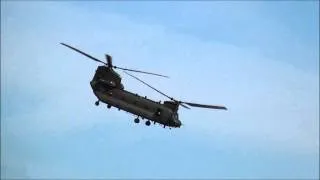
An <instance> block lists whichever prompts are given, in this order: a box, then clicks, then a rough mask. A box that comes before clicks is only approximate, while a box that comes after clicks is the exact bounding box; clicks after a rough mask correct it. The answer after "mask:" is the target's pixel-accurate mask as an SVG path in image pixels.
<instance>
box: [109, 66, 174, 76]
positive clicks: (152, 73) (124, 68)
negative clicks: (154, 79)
mask: <svg viewBox="0 0 320 180" xmlns="http://www.w3.org/2000/svg"><path fill="white" fill-rule="evenodd" d="M113 68H115V69H117V68H118V69H122V70H126V71H132V72H138V73H144V74H151V75H155V76H161V77H166V78H169V77H168V76H165V75H161V74H156V73H151V72H145V71H139V70H133V69H127V68H122V67H117V66H113Z"/></svg>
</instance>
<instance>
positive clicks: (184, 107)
mask: <svg viewBox="0 0 320 180" xmlns="http://www.w3.org/2000/svg"><path fill="white" fill-rule="evenodd" d="M179 104H180V105H181V106H182V107H184V108H186V109H190V108H189V107H188V106H186V105H184V104H183V103H182V102H179Z"/></svg>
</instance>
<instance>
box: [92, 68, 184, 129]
mask: <svg viewBox="0 0 320 180" xmlns="http://www.w3.org/2000/svg"><path fill="white" fill-rule="evenodd" d="M90 85H91V87H92V90H93V92H94V94H95V96H96V97H97V98H98V99H99V101H101V102H104V103H106V104H108V105H109V106H113V107H116V108H119V109H121V110H124V111H127V112H130V113H132V114H134V115H137V116H139V117H142V118H146V119H149V120H151V121H153V122H157V123H160V124H163V125H164V126H169V127H180V126H181V122H180V121H179V117H178V113H177V111H178V107H179V104H177V103H176V102H174V101H165V102H164V103H160V102H155V101H153V100H150V99H147V98H146V97H142V96H139V95H138V94H134V93H131V92H129V91H126V90H124V86H123V84H122V83H121V77H120V75H119V74H118V73H116V72H115V71H114V70H113V69H112V68H110V67H107V66H98V68H97V70H96V73H95V75H94V77H93V79H92V81H91V82H90Z"/></svg>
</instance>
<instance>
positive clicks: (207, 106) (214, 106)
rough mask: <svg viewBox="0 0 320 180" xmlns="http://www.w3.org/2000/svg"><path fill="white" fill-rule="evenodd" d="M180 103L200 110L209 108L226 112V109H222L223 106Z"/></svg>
mask: <svg viewBox="0 0 320 180" xmlns="http://www.w3.org/2000/svg"><path fill="white" fill-rule="evenodd" d="M182 103H185V104H188V105H189V106H193V107H201V108H211V109H223V110H227V108H226V107H224V106H216V105H206V104H196V103H189V102H182Z"/></svg>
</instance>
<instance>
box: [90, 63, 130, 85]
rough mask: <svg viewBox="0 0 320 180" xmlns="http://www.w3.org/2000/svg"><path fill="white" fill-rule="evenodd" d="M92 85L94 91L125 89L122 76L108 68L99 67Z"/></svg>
mask: <svg viewBox="0 0 320 180" xmlns="http://www.w3.org/2000/svg"><path fill="white" fill-rule="evenodd" d="M90 84H91V86H92V88H94V89H104V90H110V89H113V88H118V89H124V87H123V84H122V83H121V77H120V75H119V74H118V73H117V72H115V71H114V70H113V69H112V68H109V67H106V66H98V68H97V70H96V73H95V75H94V77H93V79H92V81H91V82H90Z"/></svg>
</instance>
